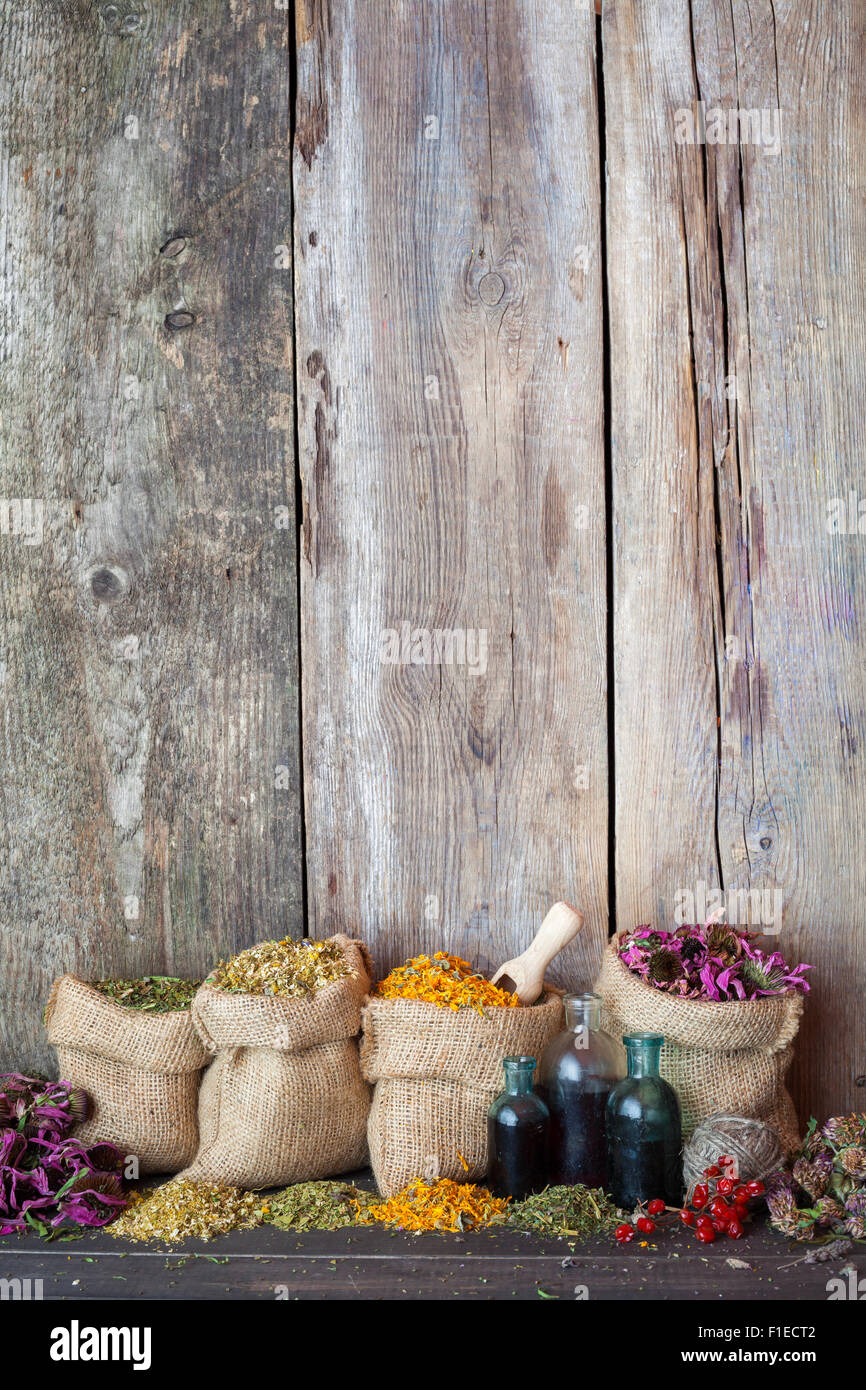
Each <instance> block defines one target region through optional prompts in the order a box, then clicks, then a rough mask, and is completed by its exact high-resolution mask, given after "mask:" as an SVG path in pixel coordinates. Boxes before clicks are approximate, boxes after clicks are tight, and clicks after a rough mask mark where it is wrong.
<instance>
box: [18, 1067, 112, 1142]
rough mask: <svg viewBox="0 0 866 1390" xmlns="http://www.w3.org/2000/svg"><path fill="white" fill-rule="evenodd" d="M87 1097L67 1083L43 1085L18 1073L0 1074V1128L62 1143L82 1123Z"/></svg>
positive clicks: (54, 1082) (41, 1081)
mask: <svg viewBox="0 0 866 1390" xmlns="http://www.w3.org/2000/svg"><path fill="white" fill-rule="evenodd" d="M89 1110H90V1102H89V1100H88V1098H87V1093H86V1092H85V1091H82V1090H81V1089H80V1088H79V1087H77V1086H70V1084H69V1082H68V1081H45V1080H44V1079H43V1078H42V1077H38V1076H22V1075H21V1073H20V1072H17V1071H10V1072H2V1073H0V1128H5V1127H6V1126H9V1127H10V1128H12V1129H14V1130H15V1131H16V1133H18V1134H26V1135H27V1136H28V1137H29V1136H30V1135H35V1134H38V1135H40V1136H41V1138H43V1139H46V1138H47V1139H55V1140H56V1139H62V1138H63V1137H64V1136H65V1135H66V1134H67V1132H68V1131H69V1130H70V1129H71V1128H72V1126H73V1125H74V1124H79V1123H80V1122H81V1121H82V1120H86V1119H87V1116H88V1113H89Z"/></svg>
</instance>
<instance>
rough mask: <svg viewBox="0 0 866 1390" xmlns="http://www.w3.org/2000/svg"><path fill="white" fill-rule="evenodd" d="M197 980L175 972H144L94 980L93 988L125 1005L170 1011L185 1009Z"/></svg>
mask: <svg viewBox="0 0 866 1390" xmlns="http://www.w3.org/2000/svg"><path fill="white" fill-rule="evenodd" d="M200 984H201V980H181V979H179V978H178V976H177V975H144V976H143V977H142V979H140V980H94V981H93V988H94V989H98V990H99V992H100V994H107V995H108V997H109V999H113V1000H114V1001H115V1003H117V1004H122V1005H123V1006H124V1008H125V1009H138V1010H140V1011H141V1012H142V1013H151V1014H169V1013H175V1012H177V1011H179V1010H180V1009H188V1008H189V1006H190V1004H191V1003H192V1001H193V997H194V996H195V992H196V990H197V989H198V988H199V985H200Z"/></svg>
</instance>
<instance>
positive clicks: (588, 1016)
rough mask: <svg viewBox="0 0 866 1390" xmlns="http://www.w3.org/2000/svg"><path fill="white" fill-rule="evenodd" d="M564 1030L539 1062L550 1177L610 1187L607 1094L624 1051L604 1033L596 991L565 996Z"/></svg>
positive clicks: (621, 1066) (620, 1071)
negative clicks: (547, 1119) (546, 1113)
mask: <svg viewBox="0 0 866 1390" xmlns="http://www.w3.org/2000/svg"><path fill="white" fill-rule="evenodd" d="M564 1003H565V1031H564V1032H562V1033H558V1034H557V1036H556V1037H555V1038H553V1039H552V1040H551V1042H549V1043H548V1045H547V1047H546V1048H545V1050H544V1053H543V1054H542V1058H541V1061H540V1062H539V1064H538V1094H539V1095H540V1096H541V1098H542V1100H543V1101H544V1102H545V1104H546V1105H547V1108H548V1110H549V1111H550V1156H549V1168H548V1173H549V1180H550V1182H552V1183H576V1182H582V1183H585V1184H586V1186H587V1187H605V1188H606V1186H607V1144H606V1141H605V1122H606V1118H605V1117H606V1109H607V1098H608V1096H609V1095H610V1093H611V1090H612V1089H613V1087H614V1086H615V1085H616V1083H617V1081H619V1080H621V1079H622V1077H624V1076H625V1053H624V1051H623V1049H622V1047H621V1046H620V1044H619V1043H618V1042H616V1041H614V1039H613V1038H612V1037H611V1036H610V1034H609V1033H603V1032H602V1031H601V998H600V996H599V995H597V994H567V995H566V996H565V1000H564Z"/></svg>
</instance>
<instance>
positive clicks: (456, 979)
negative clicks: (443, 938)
mask: <svg viewBox="0 0 866 1390" xmlns="http://www.w3.org/2000/svg"><path fill="white" fill-rule="evenodd" d="M373 992H374V994H378V995H380V996H381V998H383V999H419V1000H421V1001H423V1002H424V1003H426V1004H439V1005H440V1006H441V1007H442V1008H446V1009H466V1008H473V1009H477V1010H478V1012H479V1013H480V1014H483V1013H484V1005H485V1004H487V1005H494V1006H499V1007H502V1006H505V1007H506V1008H515V1007H516V1005H517V995H516V994H509V993H508V991H507V990H504V989H499V988H498V986H497V985H492V984H491V983H490V981H489V980H485V978H484V976H483V975H479V974H478V972H477V971H475V970H473V969H472V966H471V965H470V964H469V962H468V961H467V960H461V959H460V957H459V956H449V955H448V954H447V953H446V952H445V951H437V952H436V954H435V955H434V956H415V957H414V958H413V959H412V960H410V961H408V962H407V964H406V965H398V966H397V967H396V968H395V969H394V970H392V971H391V973H390V975H387V976H386V977H385V979H384V980H380V981H379V983H378V984H377V985H376V988H375V990H374V991H373Z"/></svg>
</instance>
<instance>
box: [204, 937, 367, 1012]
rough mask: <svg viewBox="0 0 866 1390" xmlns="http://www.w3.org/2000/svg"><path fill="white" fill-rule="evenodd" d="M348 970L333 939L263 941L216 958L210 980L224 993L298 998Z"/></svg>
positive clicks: (343, 957)
mask: <svg viewBox="0 0 866 1390" xmlns="http://www.w3.org/2000/svg"><path fill="white" fill-rule="evenodd" d="M351 973H352V971H351V968H350V966H349V963H348V961H347V960H346V957H345V955H344V954H343V952H342V950H341V949H340V947H339V946H338V944H337V943H336V942H335V941H293V940H292V938H291V937H288V936H287V937H285V938H284V940H282V941H263V942H262V943H261V945H259V946H251V947H250V948H249V949H248V950H246V951H241V953H240V955H237V956H234V957H233V959H232V960H228V961H220V963H219V965H217V967H216V969H215V970H214V972H213V975H212V977H211V983H212V984H214V985H216V987H217V988H218V989H222V990H225V991H226V993H228V994H272V995H277V996H280V997H288V998H295V999H299V998H302V997H303V996H304V995H307V994H313V993H315V991H316V990H317V989H321V988H322V986H323V985H329V984H331V983H332V982H333V981H334V980H342V979H343V978H344V977H345V976H346V975H351Z"/></svg>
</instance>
